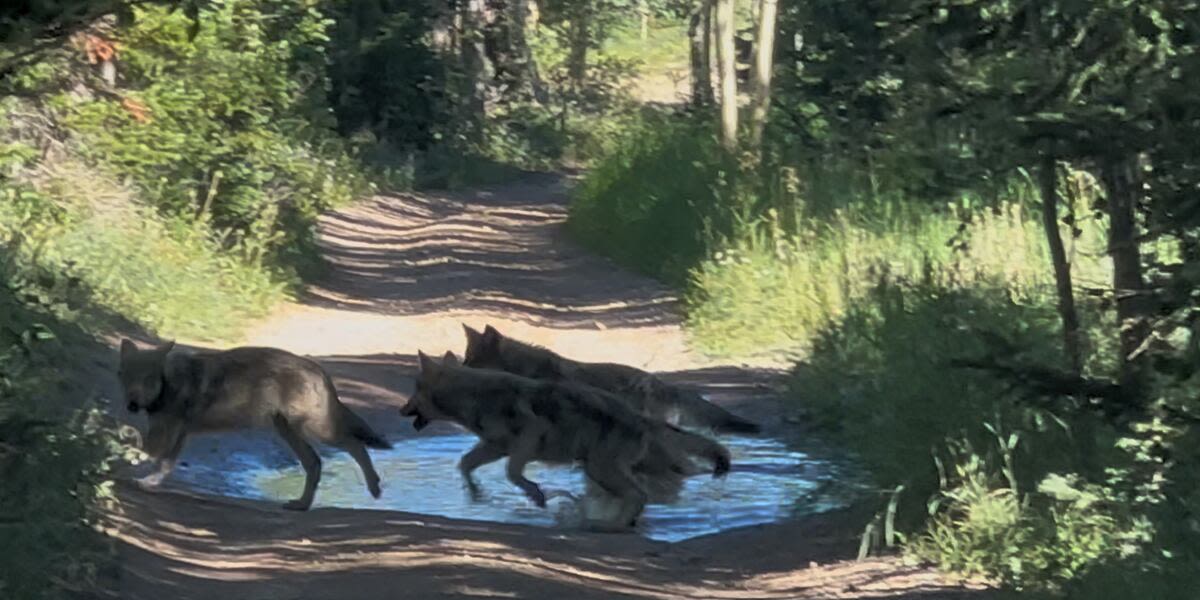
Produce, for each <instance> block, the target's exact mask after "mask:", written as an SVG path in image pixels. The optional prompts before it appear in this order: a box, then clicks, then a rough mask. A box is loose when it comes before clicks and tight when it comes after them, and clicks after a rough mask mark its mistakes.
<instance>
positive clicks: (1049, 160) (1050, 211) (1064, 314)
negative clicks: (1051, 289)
mask: <svg viewBox="0 0 1200 600" xmlns="http://www.w3.org/2000/svg"><path fill="white" fill-rule="evenodd" d="M1039 175H1040V180H1041V188H1042V227H1044V228H1045V230H1046V244H1047V246H1049V248H1050V261H1051V263H1052V264H1053V266H1054V284H1055V288H1057V290H1058V316H1059V318H1060V319H1061V320H1062V330H1063V349H1064V350H1065V351H1066V355H1067V362H1068V363H1069V364H1070V367H1071V372H1072V374H1075V375H1080V374H1082V372H1083V350H1082V346H1083V344H1082V332H1081V330H1080V327H1079V312H1078V311H1077V310H1076V308H1075V288H1074V286H1073V285H1072V282H1071V263H1069V262H1068V261H1067V250H1066V247H1065V246H1063V240H1062V233H1061V231H1060V230H1059V228H1058V162H1057V160H1056V159H1055V157H1054V155H1053V154H1050V153H1047V154H1046V156H1045V157H1043V159H1042V168H1041V172H1040V173H1039Z"/></svg>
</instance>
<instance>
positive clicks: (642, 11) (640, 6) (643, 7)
mask: <svg viewBox="0 0 1200 600" xmlns="http://www.w3.org/2000/svg"><path fill="white" fill-rule="evenodd" d="M637 11H638V21H639V25H640V30H639V31H638V33H639V35H640V36H641V40H642V41H643V42H644V41H646V40H647V39H649V38H650V7H649V6H648V5H647V4H646V0H638V1H637Z"/></svg>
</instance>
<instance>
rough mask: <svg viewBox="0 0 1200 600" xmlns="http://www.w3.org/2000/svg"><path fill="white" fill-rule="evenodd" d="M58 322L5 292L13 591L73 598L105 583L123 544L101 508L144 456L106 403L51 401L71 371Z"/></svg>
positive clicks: (0, 312)
mask: <svg viewBox="0 0 1200 600" xmlns="http://www.w3.org/2000/svg"><path fill="white" fill-rule="evenodd" d="M0 258H3V255H0ZM5 281H6V282H7V281H9V279H8V278H7V277H6V278H5ZM47 323H49V324H50V325H47ZM57 329H58V325H57V324H55V323H54V321H53V318H52V317H50V316H49V315H46V314H44V313H40V314H39V313H37V312H33V311H31V310H30V309H29V307H28V306H27V305H26V304H25V303H23V302H20V301H18V300H17V297H16V295H14V293H13V289H12V288H11V286H10V287H6V288H4V289H0V479H3V481H4V485H3V486H0V532H2V534H0V595H3V596H4V597H5V598H47V599H53V598H70V597H78V594H80V593H95V592H97V591H100V590H102V589H103V587H102V585H101V583H102V581H101V580H102V575H103V570H104V569H105V567H106V566H107V565H108V564H110V563H111V561H112V558H113V550H112V548H111V547H110V545H109V544H108V542H107V540H106V539H105V538H104V536H103V535H102V534H101V533H100V532H99V531H98V529H97V527H98V516H99V515H98V512H97V511H98V508H100V507H101V506H102V505H104V504H106V503H109V502H112V501H113V499H112V481H111V477H112V476H111V473H112V469H113V467H114V465H115V464H116V463H117V461H119V460H130V459H134V458H135V456H134V454H135V453H134V452H133V451H131V450H130V449H129V446H128V445H127V444H126V440H125V439H124V438H123V435H122V434H121V433H120V432H118V431H117V430H116V429H115V428H114V427H113V426H112V424H111V423H110V422H109V420H108V419H107V418H106V417H105V416H104V413H103V412H102V411H101V410H100V409H98V408H96V407H93V406H84V407H83V408H80V409H78V410H75V411H73V412H72V413H71V414H70V415H68V416H67V417H66V418H64V417H63V415H62V414H60V413H59V412H57V410H56V408H55V407H54V406H53V405H52V403H51V402H49V401H48V399H47V398H46V395H47V393H48V390H49V389H50V388H51V385H50V384H51V383H52V378H53V377H54V374H55V373H62V372H64V371H65V370H66V369H65V368H64V366H65V365H64V363H65V362H67V361H65V360H64V358H63V357H64V356H65V355H63V354H62V352H61V348H59V347H58V343H57V341H56V340H55V334H54V332H55V331H56V330H57ZM34 357H37V358H38V360H37V361H35V360H34Z"/></svg>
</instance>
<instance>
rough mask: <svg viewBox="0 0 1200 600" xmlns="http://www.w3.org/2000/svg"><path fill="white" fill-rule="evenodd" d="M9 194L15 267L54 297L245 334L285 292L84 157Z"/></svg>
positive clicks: (211, 335)
mask: <svg viewBox="0 0 1200 600" xmlns="http://www.w3.org/2000/svg"><path fill="white" fill-rule="evenodd" d="M0 194H7V195H8V200H9V201H6V202H3V203H0V245H4V246H6V247H8V248H9V249H10V254H9V255H8V261H9V262H10V263H11V264H10V265H9V266H10V268H11V269H15V271H16V272H15V273H14V275H13V276H20V275H21V273H22V272H23V273H25V274H26V275H25V276H26V277H29V276H33V277H34V278H36V279H38V280H39V281H40V282H41V285H40V286H39V287H40V289H41V290H43V291H44V292H45V294H47V296H48V297H50V298H57V299H59V300H64V301H69V302H73V303H75V304H80V303H86V304H87V305H88V306H91V307H93V308H97V309H100V310H104V311H106V312H108V313H111V314H114V315H121V316H123V317H125V318H128V319H130V320H132V321H134V322H136V323H139V324H141V325H143V326H145V327H147V328H148V329H150V330H151V331H154V332H156V333H158V334H159V335H163V336H167V337H176V336H180V337H186V338H189V339H193V340H214V339H230V338H233V337H236V336H237V335H238V334H240V332H241V331H242V329H243V328H244V327H245V326H246V325H247V324H248V323H249V322H250V321H251V320H253V319H255V318H257V317H260V316H262V315H263V314H265V313H266V311H267V310H268V309H269V308H270V307H271V306H272V305H274V304H275V303H277V302H278V301H280V300H281V299H282V298H283V288H284V284H283V283H282V282H280V281H279V280H278V279H277V278H273V277H272V275H271V273H270V272H268V271H267V270H264V269H263V268H262V267H261V266H259V265H255V264H253V263H250V262H247V261H246V260H244V259H242V258H240V257H239V256H238V255H236V254H231V253H228V252H225V251H224V250H223V249H222V248H221V247H220V246H219V245H218V244H217V243H216V242H215V241H214V240H213V236H212V234H211V232H210V231H209V230H208V229H207V228H206V227H205V226H204V225H203V224H199V225H197V224H185V223H182V222H180V221H172V220H169V219H164V218H163V217H160V216H158V215H156V214H155V212H154V211H153V210H151V209H148V208H145V207H143V206H140V205H138V204H136V203H134V202H133V201H132V200H131V194H130V193H129V192H128V190H125V189H122V188H121V187H120V186H118V185H116V184H115V183H113V182H111V181H109V180H108V179H106V178H105V177H104V176H103V175H102V174H101V173H98V172H96V171H94V170H91V169H88V168H86V167H83V166H82V165H79V164H66V165H59V166H58V167H54V168H51V167H44V168H43V170H42V178H41V179H40V180H39V181H38V186H37V188H34V187H32V186H28V185H26V186H13V185H9V186H0ZM89 319H90V317H89ZM93 325H94V326H95V327H96V328H99V327H100V326H102V325H103V324H101V323H93Z"/></svg>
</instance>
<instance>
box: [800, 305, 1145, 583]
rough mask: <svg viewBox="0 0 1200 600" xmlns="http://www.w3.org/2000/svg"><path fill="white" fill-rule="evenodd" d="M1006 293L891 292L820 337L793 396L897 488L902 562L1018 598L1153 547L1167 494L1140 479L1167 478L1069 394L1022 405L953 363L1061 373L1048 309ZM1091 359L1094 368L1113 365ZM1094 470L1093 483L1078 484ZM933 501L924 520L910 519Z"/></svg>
mask: <svg viewBox="0 0 1200 600" xmlns="http://www.w3.org/2000/svg"><path fill="white" fill-rule="evenodd" d="M1013 298H1014V297H1013V296H1012V294H1011V293H1010V292H1009V291H1008V289H1007V288H1006V287H1004V286H1003V285H999V286H988V285H984V284H983V282H978V283H977V284H976V286H975V287H970V288H965V289H948V288H947V287H946V286H944V285H935V284H932V283H929V282H926V283H920V284H905V283H899V284H898V283H890V282H886V281H885V282H883V283H881V284H879V285H877V286H876V287H875V288H873V289H872V290H871V291H870V292H869V293H868V294H867V295H866V296H865V297H863V298H861V299H860V300H858V301H855V302H852V303H851V305H850V307H849V308H848V309H847V310H846V312H845V314H844V315H842V316H841V317H840V318H838V319H836V320H834V321H833V322H831V323H830V324H828V325H827V326H826V327H824V328H822V329H821V330H820V331H819V332H818V334H817V336H816V338H815V340H814V341H813V344H812V349H811V353H810V355H809V357H808V358H807V359H806V360H805V361H804V362H803V363H802V364H800V365H798V366H797V367H796V370H795V372H794V375H793V379H792V384H791V391H792V395H793V397H795V398H796V399H797V402H799V403H800V404H801V405H802V406H803V407H804V408H805V409H806V410H808V411H809V412H810V414H811V415H812V418H813V421H814V424H815V425H816V426H817V427H818V428H819V429H820V430H821V431H822V432H823V435H825V436H827V437H828V438H829V439H831V440H832V441H835V442H836V443H839V444H841V445H843V446H844V447H845V448H847V449H848V450H850V451H851V452H852V453H853V455H854V456H855V457H857V458H858V459H859V460H861V461H862V463H863V464H864V465H865V466H866V467H867V469H868V470H869V471H870V472H871V473H872V475H873V476H874V477H875V478H876V480H877V481H878V482H879V483H880V484H881V485H882V486H884V487H887V488H892V487H895V486H896V485H898V484H903V485H904V486H905V489H906V490H907V491H908V493H907V495H906V496H905V499H904V501H902V503H901V506H902V510H901V519H900V521H901V524H902V525H901V526H902V528H903V529H905V530H906V531H909V532H916V533H915V535H910V536H909V540H910V541H909V543H908V544H907V546H906V551H907V552H908V553H910V554H911V555H912V556H914V557H916V558H918V559H921V560H925V561H929V562H933V563H936V564H938V565H940V566H941V567H943V568H945V569H947V570H950V571H953V572H955V573H958V574H963V575H969V576H986V577H989V578H993V579H998V580H1000V581H1003V582H1004V583H1006V584H1008V585H1009V586H1011V587H1013V588H1016V589H1034V590H1043V591H1064V590H1066V589H1068V588H1069V587H1070V585H1073V584H1072V583H1071V582H1077V581H1080V580H1081V578H1086V577H1088V576H1091V574H1092V573H1093V572H1094V571H1095V570H1096V569H1097V568H1098V567H1099V566H1100V565H1104V564H1108V563H1110V562H1114V561H1121V560H1125V559H1127V558H1129V557H1131V556H1134V555H1137V554H1139V553H1142V552H1144V551H1145V550H1146V548H1148V547H1149V544H1150V543H1151V541H1152V540H1154V538H1155V535H1156V532H1157V531H1158V530H1159V529H1160V528H1161V525H1162V523H1156V522H1155V520H1154V519H1153V518H1152V517H1151V513H1150V512H1149V511H1147V510H1145V509H1146V508H1147V507H1148V506H1150V505H1151V504H1152V503H1153V501H1152V500H1150V499H1147V498H1149V497H1150V496H1147V494H1150V495H1151V496H1153V497H1159V498H1161V497H1162V496H1160V495H1159V494H1160V493H1161V491H1159V492H1153V493H1151V492H1150V491H1149V490H1151V489H1155V488H1153V487H1146V484H1147V483H1149V482H1150V481H1158V483H1157V484H1152V485H1154V486H1159V485H1161V483H1162V481H1166V480H1167V479H1164V478H1163V477H1161V476H1154V475H1146V473H1150V472H1151V470H1147V469H1144V468H1139V467H1138V466H1137V462H1138V461H1137V460H1136V459H1135V458H1134V456H1133V454H1134V453H1132V452H1129V451H1127V450H1126V448H1130V447H1132V445H1135V444H1137V443H1144V444H1151V443H1152V441H1153V439H1154V436H1155V435H1157V434H1155V433H1154V432H1153V431H1150V432H1149V433H1148V434H1147V435H1144V436H1143V435H1140V434H1134V435H1130V434H1120V433H1119V431H1118V430H1117V429H1114V428H1111V427H1109V426H1108V425H1107V424H1106V423H1105V422H1104V421H1102V420H1101V419H1100V418H1098V417H1097V416H1095V415H1093V414H1088V413H1082V414H1081V413H1079V412H1076V411H1078V409H1079V408H1080V407H1079V406H1075V405H1072V404H1071V400H1070V399H1067V398H1032V397H1030V396H1029V395H1027V394H1026V393H1024V392H1022V391H1021V390H1020V389H1019V388H1017V387H1014V386H1013V385H1011V382H1006V381H1003V380H1001V379H998V378H995V377H994V376H992V375H989V374H985V373H981V372H979V371H975V370H970V369H965V368H962V367H956V366H955V364H954V361H955V359H963V358H977V357H984V356H993V355H995V354H996V353H1001V354H1003V355H1004V357H1005V358H1006V359H1015V360H1019V361H1020V362H1021V363H1022V364H1037V365H1044V366H1054V365H1057V364H1059V362H1060V361H1061V355H1060V353H1061V348H1060V346H1059V340H1058V328H1057V325H1058V324H1057V317H1056V315H1055V313H1054V311H1053V309H1052V306H1050V305H1048V303H1047V302H1046V300H1044V299H1040V298H1039V297H1038V296H1033V297H1030V298H1028V299H1026V300H1024V301H1021V302H1018V301H1015V300H1014V299H1013ZM1085 308H1088V307H1087V306H1085ZM1091 314H1092V312H1091V311H1090V310H1088V311H1085V315H1091ZM1088 322H1089V323H1092V324H1093V327H1098V326H1099V325H1098V323H1097V322H1096V321H1095V319H1092V318H1089V319H1088ZM1101 355H1102V353H1096V354H1094V355H1093V356H1092V358H1091V360H1090V361H1089V364H1088V368H1089V369H1092V370H1094V369H1102V368H1107V367H1109V365H1107V364H1106V363H1105V362H1104V361H1103V360H1102V359H1101V358H1100V356H1101ZM1085 438H1087V439H1085ZM1118 439H1122V440H1125V441H1123V442H1121V443H1118ZM1138 440H1141V441H1140V442H1139V441H1138ZM931 452H932V457H931ZM1148 460H1151V461H1153V460H1154V459H1153V458H1152V457H1148ZM1095 465H1100V469H1097V468H1096V467H1095ZM1089 472H1091V473H1097V474H1100V473H1102V474H1100V475H1099V477H1093V478H1092V479H1090V480H1089V479H1085V478H1084V477H1083V476H1081V475H1075V473H1089ZM1158 472H1160V473H1161V471H1158ZM1139 473H1141V474H1139ZM1139 489H1141V490H1144V491H1141V492H1139V491H1138V490H1139ZM929 497H932V498H933V500H932V501H931V502H930V503H929V506H928V508H929V510H928V514H927V515H926V514H922V513H921V511H918V510H914V509H913V505H916V504H918V503H919V502H920V501H921V500H922V499H923V498H929ZM1139 497H1142V498H1139ZM905 503H908V507H907V509H905V508H904V504H905Z"/></svg>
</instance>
